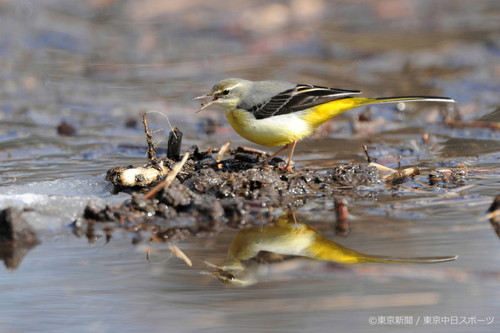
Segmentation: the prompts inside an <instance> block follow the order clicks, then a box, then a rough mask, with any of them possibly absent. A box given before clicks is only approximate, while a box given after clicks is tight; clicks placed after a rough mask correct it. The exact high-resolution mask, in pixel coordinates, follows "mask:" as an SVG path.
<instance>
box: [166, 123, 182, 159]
mask: <svg viewBox="0 0 500 333" xmlns="http://www.w3.org/2000/svg"><path fill="white" fill-rule="evenodd" d="M181 145H182V132H181V130H180V129H179V128H178V127H174V128H172V130H171V131H170V133H169V134H168V144H167V157H168V158H169V159H171V160H174V161H179V160H180V159H181Z"/></svg>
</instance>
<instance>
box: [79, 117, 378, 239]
mask: <svg viewBox="0 0 500 333" xmlns="http://www.w3.org/2000/svg"><path fill="white" fill-rule="evenodd" d="M143 124H144V129H145V133H146V142H147V144H148V149H147V156H148V160H149V162H148V163H147V164H145V165H143V166H140V167H132V166H128V167H120V166H118V167H113V168H111V169H110V170H108V172H107V175H106V179H107V180H108V181H110V182H111V183H112V184H113V185H114V187H115V192H117V191H126V192H128V193H131V198H130V199H129V200H127V201H125V202H124V203H123V204H122V205H119V206H113V207H110V206H108V207H105V208H104V209H98V208H96V207H94V206H93V205H92V204H89V205H88V206H87V207H86V209H85V212H84V215H83V218H84V220H83V222H86V223H87V228H86V231H85V232H83V231H82V228H83V226H82V225H83V223H82V221H77V222H75V223H74V228H75V230H74V231H75V234H77V235H81V234H85V235H86V236H87V237H88V238H89V241H91V240H93V239H95V237H96V232H95V226H96V224H97V223H104V224H106V228H107V229H106V230H107V231H106V232H105V234H106V237H107V239H108V240H109V237H110V233H109V230H110V228H112V227H113V226H119V227H121V228H126V229H129V230H132V231H135V232H136V233H138V234H140V233H142V232H148V233H150V238H151V239H153V240H156V241H165V240H167V239H169V240H171V239H179V238H182V237H185V236H186V235H193V234H194V235H196V234H201V233H214V232H216V231H218V230H219V229H220V228H221V227H222V226H229V227H241V226H244V225H248V224H251V225H258V224H262V223H266V222H263V221H269V220H271V217H272V216H273V212H274V211H275V210H294V209H296V208H298V207H301V206H303V205H305V204H306V203H307V201H308V200H309V198H313V199H314V198H317V197H318V196H321V195H323V196H334V195H335V194H338V193H339V192H340V191H345V190H346V189H349V190H351V192H350V193H351V194H352V195H355V192H356V190H357V189H358V188H362V189H366V187H367V186H373V185H378V184H380V183H381V178H380V175H379V172H378V169H377V168H376V167H373V166H370V165H355V164H340V165H337V166H335V167H334V168H332V169H331V170H327V171H317V170H307V169H305V170H296V171H295V172H293V173H290V172H284V171H282V169H280V167H279V163H281V162H284V161H283V160H281V159H279V158H274V159H272V160H271V161H270V163H269V164H265V165H264V164H263V163H262V162H263V161H264V160H266V159H267V158H268V155H267V154H266V153H265V152H262V151H259V150H255V149H252V148H247V147H238V148H236V149H231V148H230V146H229V143H226V144H224V145H222V146H221V147H220V148H215V149H208V150H206V151H200V150H199V148H198V147H197V146H193V147H191V148H190V149H189V150H188V151H187V152H185V153H184V155H183V157H182V158H181V140H182V132H180V130H179V129H178V128H174V129H173V130H172V132H171V133H170V136H169V140H168V150H167V154H166V157H164V158H159V157H157V155H156V152H157V147H156V145H155V144H154V142H153V139H152V133H151V131H149V129H148V125H147V120H146V118H145V117H143ZM343 195H344V196H345V195H348V194H345V193H343ZM110 223H111V226H110V225H109V224H110ZM138 238H140V236H138Z"/></svg>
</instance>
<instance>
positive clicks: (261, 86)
mask: <svg viewBox="0 0 500 333" xmlns="http://www.w3.org/2000/svg"><path fill="white" fill-rule="evenodd" d="M295 86H296V84H293V83H289V82H283V81H255V82H253V83H252V84H251V86H250V89H249V91H248V95H247V96H245V98H244V99H243V100H242V101H241V102H240V104H239V105H238V107H239V108H242V109H245V110H250V109H251V108H252V107H254V106H255V105H260V104H263V103H266V102H267V101H269V100H270V99H271V98H272V97H273V96H276V95H278V94H279V93H282V92H283V91H286V90H290V89H292V88H294V87H295Z"/></svg>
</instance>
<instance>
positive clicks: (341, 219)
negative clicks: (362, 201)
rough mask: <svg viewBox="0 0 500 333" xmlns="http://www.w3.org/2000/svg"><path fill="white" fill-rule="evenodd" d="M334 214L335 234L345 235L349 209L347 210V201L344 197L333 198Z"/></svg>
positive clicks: (347, 230) (347, 227)
mask: <svg viewBox="0 0 500 333" xmlns="http://www.w3.org/2000/svg"><path fill="white" fill-rule="evenodd" d="M335 215H336V217H337V223H336V225H335V234H336V235H337V236H343V237H345V236H347V235H348V234H349V219H348V218H349V211H348V210H347V201H346V200H345V199H344V198H336V199H335Z"/></svg>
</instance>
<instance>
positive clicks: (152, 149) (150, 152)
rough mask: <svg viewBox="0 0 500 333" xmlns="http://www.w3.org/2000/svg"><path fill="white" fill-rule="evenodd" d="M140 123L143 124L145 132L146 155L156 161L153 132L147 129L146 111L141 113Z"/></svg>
mask: <svg viewBox="0 0 500 333" xmlns="http://www.w3.org/2000/svg"><path fill="white" fill-rule="evenodd" d="M142 123H143V124H144V132H146V142H147V143H148V150H147V156H148V159H149V160H150V161H156V149H157V147H156V145H155V144H154V142H153V134H152V133H151V131H150V130H149V127H148V120H147V115H146V113H145V114H143V115H142Z"/></svg>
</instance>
